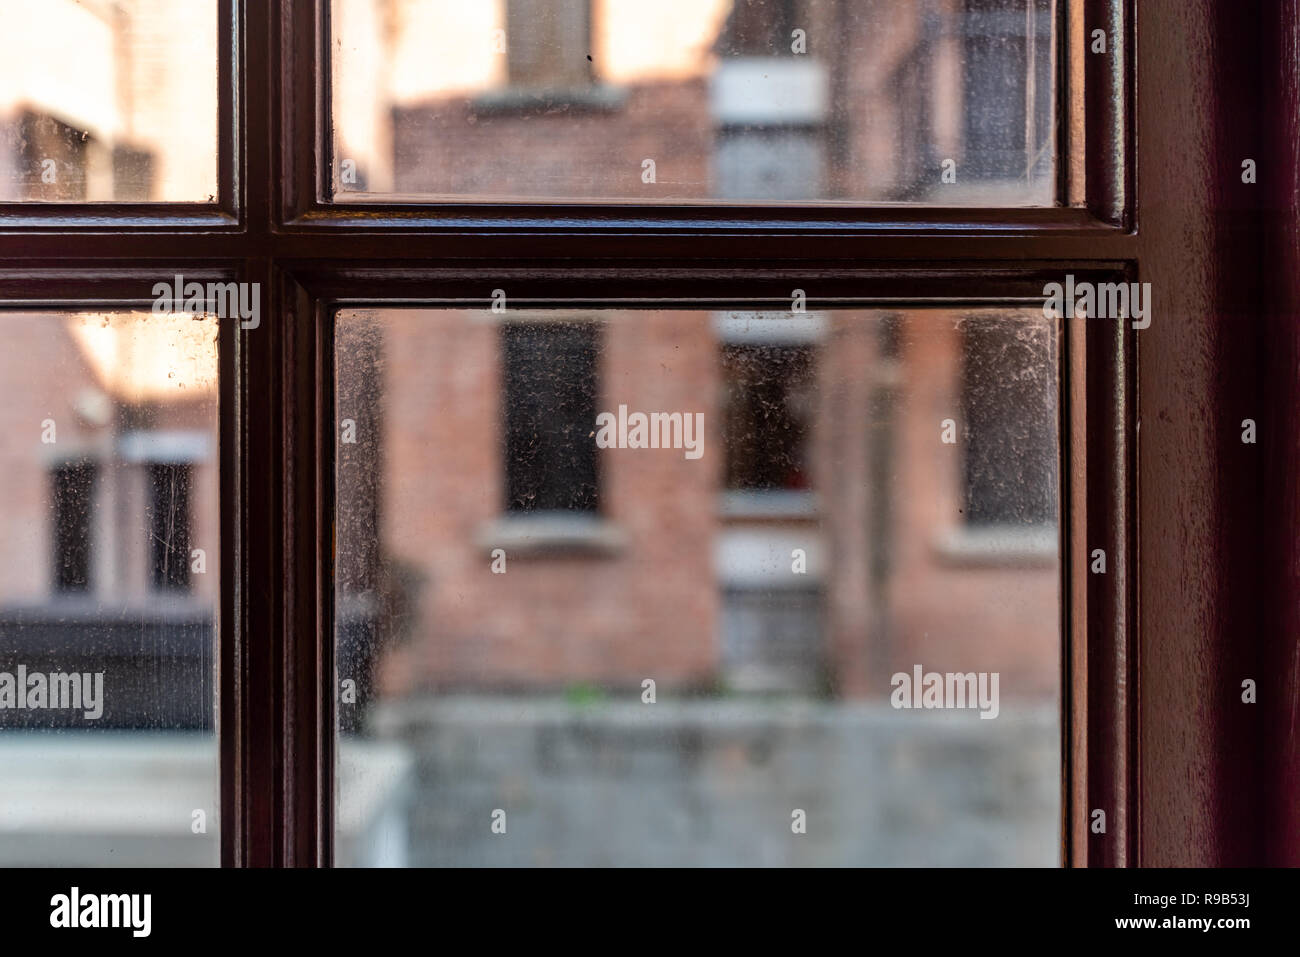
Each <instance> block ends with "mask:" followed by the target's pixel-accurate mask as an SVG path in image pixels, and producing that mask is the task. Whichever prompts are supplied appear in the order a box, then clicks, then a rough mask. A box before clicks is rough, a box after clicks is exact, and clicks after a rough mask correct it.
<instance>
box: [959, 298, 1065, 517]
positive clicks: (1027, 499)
mask: <svg viewBox="0 0 1300 957" xmlns="http://www.w3.org/2000/svg"><path fill="white" fill-rule="evenodd" d="M1053 339H1054V337H1053V333H1052V329H1051V326H1049V325H1048V324H1047V323H1045V322H1034V323H1028V322H1025V321H1024V320H1023V319H1017V318H1014V317H1005V318H974V319H967V320H965V321H964V322H963V323H962V358H963V368H962V385H961V413H962V421H963V422H964V423H965V436H964V448H965V469H964V472H965V483H964V485H965V490H964V491H965V494H964V496H963V497H964V499H965V507H964V509H963V514H964V517H965V519H966V523H967V524H968V525H982V526H990V525H999V526H1005V525H1047V524H1051V523H1053V522H1055V521H1056V491H1055V490H1056V396H1055V394H1054V391H1053V386H1052V382H1051V380H1050V379H1049V378H1047V377H1045V375H1044V370H1045V369H1050V368H1053V365H1052V364H1053V363H1054V362H1055V356H1056V353H1055V347H1054V342H1053ZM1045 353H1046V354H1047V355H1045ZM1049 356H1050V358H1049Z"/></svg>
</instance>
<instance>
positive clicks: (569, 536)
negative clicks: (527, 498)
mask: <svg viewBox="0 0 1300 957" xmlns="http://www.w3.org/2000/svg"><path fill="white" fill-rule="evenodd" d="M477 539H478V544H479V546H480V547H481V548H483V549H484V550H486V551H489V552H490V551H491V550H492V549H494V548H504V549H505V550H506V552H507V554H520V553H523V554H554V553H556V552H569V553H573V552H577V553H582V554H591V555H613V554H617V553H618V552H620V551H622V550H623V549H624V548H625V547H626V546H627V533H626V532H625V531H624V530H623V529H622V528H621V527H619V526H618V525H616V524H614V523H613V522H610V521H608V520H606V519H603V518H600V517H599V516H594V515H593V516H580V515H575V514H573V513H570V512H550V513H546V512H543V513H533V514H521V515H505V516H502V517H501V518H499V519H497V520H496V521H494V522H490V523H488V524H487V525H485V526H483V527H482V528H480V529H479V532H478V535H477Z"/></svg>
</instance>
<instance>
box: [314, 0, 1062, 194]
mask: <svg viewBox="0 0 1300 957" xmlns="http://www.w3.org/2000/svg"><path fill="white" fill-rule="evenodd" d="M1055 6H1056V5H1055V3H1053V2H1052V0H927V2H920V0H873V2H871V3H863V2H860V0H658V2H655V3H644V2H642V0H480V2H476V3H464V2H460V0H404V2H400V3H377V2H375V0H332V3H331V7H330V9H331V30H332V34H333V38H334V42H333V43H332V44H331V45H330V51H331V57H332V69H333V75H334V83H333V87H332V90H333V110H332V119H333V143H334V163H333V184H332V185H333V189H334V196H335V199H338V200H344V201H356V200H365V199H367V198H372V199H384V198H392V197H404V198H410V199H417V200H418V199H433V198H444V199H451V200H456V199H462V200H466V199H468V200H472V199H491V200H521V201H528V200H586V201H602V200H609V201H629V202H659V201H682V200H727V201H751V202H795V201H797V202H811V201H830V202H848V203H927V204H934V205H943V206H952V205H987V206H1049V205H1052V204H1053V203H1054V202H1055V200H1056V197H1055V195H1054V192H1053V185H1052V184H1053V169H1054V164H1055V162H1056V157H1055V152H1054V143H1055V134H1054V128H1053V124H1054V122H1055V103H1056V99H1055V96H1056V93H1055V84H1054V77H1055V68H1054V65H1053V61H1054V58H1053V52H1052V37H1053V31H1054V29H1055V24H1054V11H1055Z"/></svg>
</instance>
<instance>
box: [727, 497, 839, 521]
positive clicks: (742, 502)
mask: <svg viewBox="0 0 1300 957" xmlns="http://www.w3.org/2000/svg"><path fill="white" fill-rule="evenodd" d="M718 515H719V516H720V517H721V518H723V519H761V520H764V521H779V520H783V519H814V518H816V517H817V496H816V495H814V494H813V493H812V492H808V491H802V490H793V489H728V490H727V491H725V492H722V493H721V494H719V496H718Z"/></svg>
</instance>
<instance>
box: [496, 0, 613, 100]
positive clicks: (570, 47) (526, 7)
mask: <svg viewBox="0 0 1300 957" xmlns="http://www.w3.org/2000/svg"><path fill="white" fill-rule="evenodd" d="M590 54H591V3H590V0H559V2H556V0H507V2H506V56H507V59H508V62H509V71H510V84H511V85H512V86H523V87H531V88H535V89H536V88H543V89H546V88H564V87H583V86H587V85H589V84H590V83H591V78H592V71H591V60H589V59H588V57H589V56H590Z"/></svg>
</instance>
